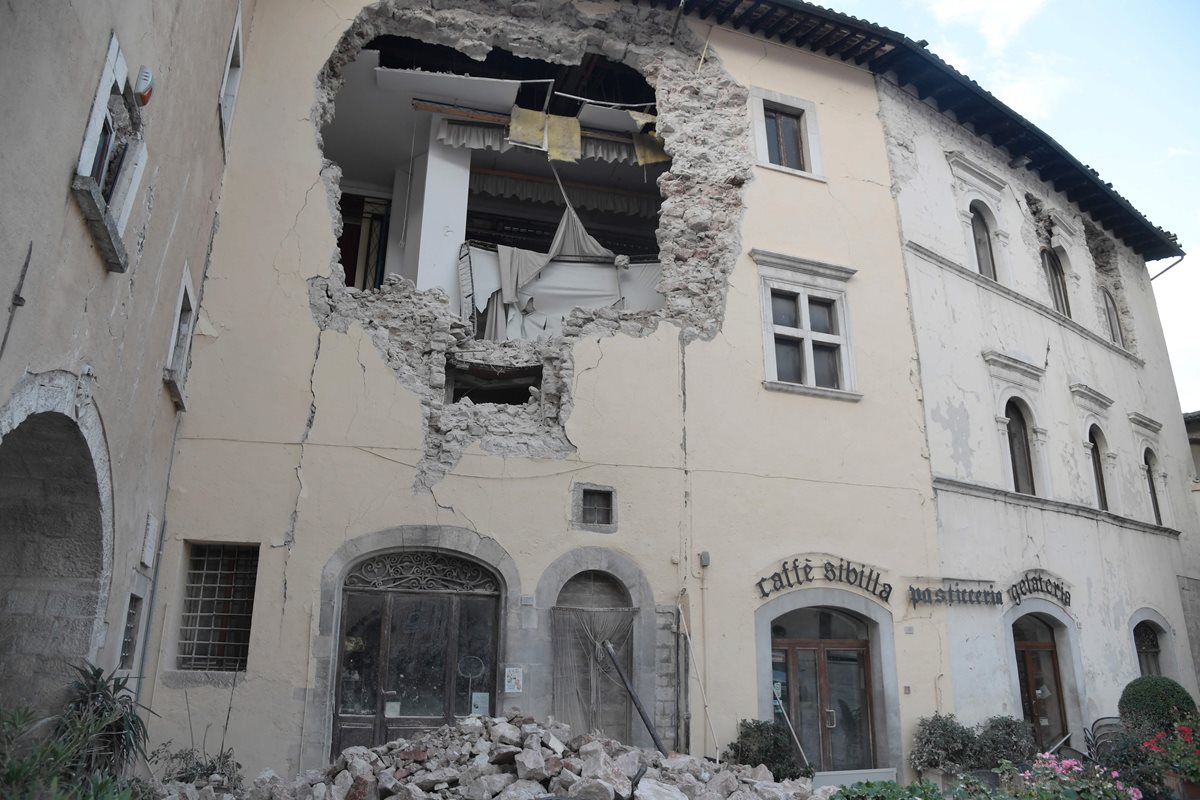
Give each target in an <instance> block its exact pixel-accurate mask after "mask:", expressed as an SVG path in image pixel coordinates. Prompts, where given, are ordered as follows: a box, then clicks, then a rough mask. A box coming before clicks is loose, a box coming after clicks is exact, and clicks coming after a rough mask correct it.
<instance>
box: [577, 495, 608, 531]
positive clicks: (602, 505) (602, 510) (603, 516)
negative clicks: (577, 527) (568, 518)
mask: <svg viewBox="0 0 1200 800" xmlns="http://www.w3.org/2000/svg"><path fill="white" fill-rule="evenodd" d="M612 500H613V497H612V492H606V491H603V490H601V489H584V490H583V522H586V523H589V524H591V525H611V524H612Z"/></svg>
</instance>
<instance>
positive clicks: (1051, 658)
mask: <svg viewBox="0 0 1200 800" xmlns="http://www.w3.org/2000/svg"><path fill="white" fill-rule="evenodd" d="M1012 633H1013V647H1014V649H1015V651H1016V656H1017V683H1018V686H1019V689H1020V696H1021V713H1022V715H1023V716H1024V717H1025V721H1026V722H1028V723H1029V724H1030V725H1032V726H1033V735H1034V738H1035V739H1036V740H1037V744H1038V752H1045V751H1048V750H1049V749H1050V748H1052V747H1055V746H1056V745H1058V744H1059V743H1060V741H1061V740H1062V739H1063V737H1065V736H1066V735H1067V731H1068V723H1067V709H1066V704H1065V702H1064V699H1063V698H1064V695H1065V692H1064V688H1063V680H1062V672H1061V670H1060V669H1059V665H1058V643H1057V639H1056V637H1055V630H1054V625H1053V624H1052V623H1051V622H1050V621H1049V620H1047V619H1044V618H1043V617H1041V616H1039V615H1037V614H1026V615H1025V616H1023V617H1020V618H1019V619H1018V620H1017V621H1016V622H1014V623H1013V626H1012Z"/></svg>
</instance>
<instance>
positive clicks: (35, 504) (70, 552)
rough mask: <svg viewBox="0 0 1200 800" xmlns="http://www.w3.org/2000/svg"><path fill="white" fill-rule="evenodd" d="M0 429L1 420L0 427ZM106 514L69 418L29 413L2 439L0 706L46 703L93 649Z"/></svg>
mask: <svg viewBox="0 0 1200 800" xmlns="http://www.w3.org/2000/svg"><path fill="white" fill-rule="evenodd" d="M0 431H3V428H0ZM104 514H105V510H104V508H103V505H102V502H101V493H100V486H99V484H98V481H97V470H96V467H95V465H94V463H93V460H92V453H91V449H90V448H89V444H88V442H87V441H86V440H85V438H84V435H83V433H82V432H81V431H80V428H79V427H78V426H77V425H76V423H75V420H73V419H72V418H71V417H69V416H67V415H65V414H61V413H57V412H45V411H43V412H40V413H33V414H29V415H28V416H26V417H25V418H24V419H23V420H22V421H21V422H20V423H18V424H17V425H16V426H15V427H13V428H12V429H11V430H9V431H8V432H7V433H4V434H3V438H0V609H2V611H0V705H4V706H8V707H12V706H15V705H22V706H29V707H31V708H33V709H35V710H38V711H49V710H52V709H53V708H54V707H55V706H56V705H57V703H58V702H59V701H60V700H61V698H62V694H63V691H64V689H65V685H66V683H67V682H68V681H69V680H70V678H71V677H72V675H73V673H72V672H71V669H70V667H71V665H75V664H81V663H82V662H83V661H84V660H85V659H88V658H92V657H94V655H95V654H94V648H95V630H96V622H97V619H98V616H99V612H100V611H101V610H102V602H101V590H102V588H103V578H104V572H105V569H104V567H105V565H104V542H105V538H106V537H105V535H104Z"/></svg>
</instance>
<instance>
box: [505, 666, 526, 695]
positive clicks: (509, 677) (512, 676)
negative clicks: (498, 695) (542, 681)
mask: <svg viewBox="0 0 1200 800" xmlns="http://www.w3.org/2000/svg"><path fill="white" fill-rule="evenodd" d="M524 688H525V670H523V669H521V668H520V667H505V668H504V693H505V694H520V693H521V692H522V691H523V690H524Z"/></svg>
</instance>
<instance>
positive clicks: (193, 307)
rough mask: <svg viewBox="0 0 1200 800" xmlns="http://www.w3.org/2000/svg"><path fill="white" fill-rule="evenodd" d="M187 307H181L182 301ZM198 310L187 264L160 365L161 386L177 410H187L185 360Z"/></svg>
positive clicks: (188, 357)
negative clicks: (163, 386) (164, 358)
mask: <svg viewBox="0 0 1200 800" xmlns="http://www.w3.org/2000/svg"><path fill="white" fill-rule="evenodd" d="M185 301H186V303H187V308H186V309H185V308H184V302H185ZM199 311H200V309H199V307H198V306H197V303H196V292H195V291H194V290H193V289H192V276H191V274H190V273H189V271H188V266H187V263H186V262H185V263H184V265H183V280H182V281H180V285H179V297H178V299H177V300H176V301H175V318H174V320H173V321H172V323H171V340H170V342H168V345H167V357H166V360H165V361H164V362H163V383H164V384H166V387H167V391H168V392H170V394H171V400H173V401H174V403H175V407H176V408H178V409H179V410H180V411H186V410H187V392H186V391H185V390H184V386H185V384H186V383H187V370H188V360H189V359H190V358H191V352H192V334H193V332H194V331H195V329H196V315H197V314H198V313H199Z"/></svg>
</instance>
